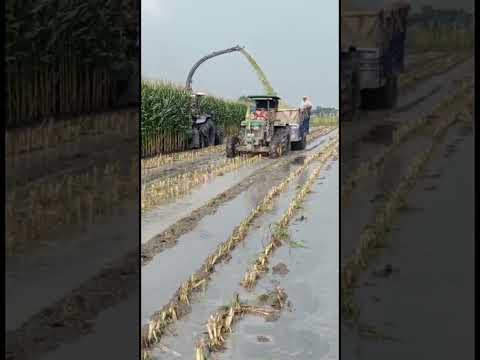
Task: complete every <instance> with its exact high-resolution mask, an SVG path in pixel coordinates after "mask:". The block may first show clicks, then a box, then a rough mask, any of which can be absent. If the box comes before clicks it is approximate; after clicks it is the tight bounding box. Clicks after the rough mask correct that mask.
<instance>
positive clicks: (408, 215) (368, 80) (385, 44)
mask: <svg viewBox="0 0 480 360" xmlns="http://www.w3.org/2000/svg"><path fill="white" fill-rule="evenodd" d="M474 13H475V11H474V2H473V1H472V0H466V1H463V0H458V1H455V2H453V1H448V0H445V1H441V0H429V1H422V2H421V4H419V2H413V1H366V0H363V1H362V0H354V1H347V0H345V1H344V0H342V1H341V26H340V31H341V33H340V37H341V54H340V56H341V74H340V75H341V101H342V102H341V106H340V113H341V116H340V133H341V137H340V141H341V142H340V144H341V151H340V163H341V171H340V181H341V188H340V189H341V196H340V197H341V198H340V201H341V208H340V219H341V220H340V224H341V225H340V256H341V258H340V262H341V273H340V287H341V324H342V326H341V358H342V359H352V360H355V359H369V360H375V359H422V358H432V359H454V358H461V359H474V345H475V342H474V319H475V316H474V270H475V257H474V253H475V245H474V239H475V235H474V232H475V228H474V227H475V220H474V205H475V204H474V198H475V188H474V168H475V164H474V131H473V129H474V120H475V113H474V87H475V84H474V75H475V70H474V46H475V40H474V39H475V31H474V26H475V16H474Z"/></svg>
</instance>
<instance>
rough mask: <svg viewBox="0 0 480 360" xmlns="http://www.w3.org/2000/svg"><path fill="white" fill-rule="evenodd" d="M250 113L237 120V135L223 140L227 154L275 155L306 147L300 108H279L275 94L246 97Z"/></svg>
mask: <svg viewBox="0 0 480 360" xmlns="http://www.w3.org/2000/svg"><path fill="white" fill-rule="evenodd" d="M248 99H249V100H250V102H251V103H252V107H251V108H250V111H249V113H248V114H247V116H246V118H245V120H244V121H242V122H241V123H240V126H241V129H240V133H239V135H238V136H231V137H229V138H228V139H227V141H226V155H227V157H229V158H233V157H235V156H237V155H240V154H267V155H268V156H269V157H271V158H276V157H279V156H282V155H285V154H287V153H289V152H290V149H292V148H293V149H299V150H300V149H305V145H306V135H307V134H306V130H305V126H304V121H303V120H304V116H303V113H302V112H301V111H300V109H281V110H280V109H279V108H278V105H279V101H280V98H279V97H278V96H270V95H260V96H249V97H248Z"/></svg>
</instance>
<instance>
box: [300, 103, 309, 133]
mask: <svg viewBox="0 0 480 360" xmlns="http://www.w3.org/2000/svg"><path fill="white" fill-rule="evenodd" d="M300 109H301V111H302V113H303V116H304V121H303V124H304V125H303V126H304V131H305V133H306V134H308V133H309V131H310V113H311V112H312V103H311V102H310V99H309V98H308V96H304V97H303V98H302V104H301V105H300Z"/></svg>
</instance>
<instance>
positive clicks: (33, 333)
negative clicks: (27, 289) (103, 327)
mask: <svg viewBox="0 0 480 360" xmlns="http://www.w3.org/2000/svg"><path fill="white" fill-rule="evenodd" d="M138 271H139V266H138V252H137V251H133V252H131V253H129V254H127V255H126V256H124V257H122V258H121V259H120V260H117V261H116V262H114V263H112V264H111V265H110V266H109V267H107V268H106V269H104V270H102V271H101V272H100V273H98V274H97V275H95V276H94V277H93V278H91V279H89V280H87V281H85V282H84V283H83V284H81V286H79V287H78V288H76V289H74V290H72V291H70V292H69V293H68V294H67V295H65V296H63V297H62V298H61V299H59V300H57V301H55V302H54V303H53V304H51V305H48V306H45V307H43V308H42V309H41V310H40V311H39V312H38V313H36V314H34V315H32V316H31V317H30V318H29V319H27V320H26V321H25V322H23V324H22V325H21V326H20V327H19V328H16V329H15V330H10V331H8V330H7V332H6V337H5V339H6V352H5V354H6V358H7V359H15V360H22V359H32V358H38V357H39V356H40V355H42V354H44V353H47V352H51V351H54V350H56V349H58V348H59V347H60V345H61V344H65V343H71V342H74V341H75V340H78V339H79V338H81V337H83V336H85V335H87V334H91V333H92V331H93V330H94V328H95V320H94V319H96V318H97V316H98V315H99V314H100V313H101V312H102V311H104V310H105V309H108V308H111V307H112V306H115V305H117V304H120V303H122V302H124V301H126V300H127V299H129V298H131V297H132V296H135V294H137V293H138V276H139V273H138ZM137 298H138V296H137ZM31 299H32V297H30V300H31Z"/></svg>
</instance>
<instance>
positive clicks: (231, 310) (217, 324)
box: [195, 287, 287, 360]
mask: <svg viewBox="0 0 480 360" xmlns="http://www.w3.org/2000/svg"><path fill="white" fill-rule="evenodd" d="M265 296H267V297H270V296H274V297H275V300H274V301H273V303H272V304H271V305H270V306H258V305H248V304H245V303H242V302H241V301H240V298H239V296H238V294H236V295H235V296H234V300H233V302H232V304H231V305H229V306H225V307H223V308H222V309H220V310H219V311H218V312H216V313H215V314H212V315H210V318H209V319H208V322H207V325H206V327H207V334H208V337H206V338H203V339H200V340H199V341H198V342H197V344H196V348H195V360H208V359H209V358H208V355H209V354H211V353H213V352H217V351H221V350H222V349H224V347H225V341H226V338H227V336H228V335H229V334H230V333H232V331H233V330H232V327H233V325H234V324H235V323H236V322H238V321H239V320H240V319H241V318H242V317H244V316H246V315H254V316H261V317H264V318H269V317H272V315H274V314H277V313H279V312H280V311H281V309H283V308H284V306H285V304H286V301H287V294H286V293H285V290H284V289H282V288H280V287H276V288H275V289H274V290H273V291H272V292H271V293H270V294H265Z"/></svg>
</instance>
